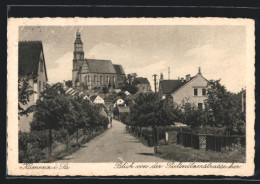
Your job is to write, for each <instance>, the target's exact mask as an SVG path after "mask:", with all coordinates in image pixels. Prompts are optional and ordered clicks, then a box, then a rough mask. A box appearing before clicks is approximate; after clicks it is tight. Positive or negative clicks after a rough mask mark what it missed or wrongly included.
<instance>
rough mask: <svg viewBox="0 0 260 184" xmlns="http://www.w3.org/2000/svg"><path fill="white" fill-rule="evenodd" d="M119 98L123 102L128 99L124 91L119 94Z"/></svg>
mask: <svg viewBox="0 0 260 184" xmlns="http://www.w3.org/2000/svg"><path fill="white" fill-rule="evenodd" d="M117 96H118V97H120V98H122V99H123V100H125V98H126V94H125V93H124V92H122V91H120V92H119V93H117Z"/></svg>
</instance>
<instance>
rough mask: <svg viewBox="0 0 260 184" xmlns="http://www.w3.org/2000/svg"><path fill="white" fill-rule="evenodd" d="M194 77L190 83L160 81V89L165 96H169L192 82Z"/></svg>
mask: <svg viewBox="0 0 260 184" xmlns="http://www.w3.org/2000/svg"><path fill="white" fill-rule="evenodd" d="M195 77H196V76H194V77H191V78H190V80H189V81H186V80H184V81H183V82H182V81H181V80H162V81H160V87H161V90H162V93H163V94H169V93H173V92H175V91H177V90H178V89H179V88H181V87H182V86H184V85H185V84H187V83H188V82H190V81H191V80H192V79H193V78H195Z"/></svg>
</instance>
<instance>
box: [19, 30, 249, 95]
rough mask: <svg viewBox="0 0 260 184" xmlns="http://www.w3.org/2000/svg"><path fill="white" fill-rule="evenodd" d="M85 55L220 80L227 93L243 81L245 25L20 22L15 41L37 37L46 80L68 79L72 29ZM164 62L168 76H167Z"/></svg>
mask: <svg viewBox="0 0 260 184" xmlns="http://www.w3.org/2000/svg"><path fill="white" fill-rule="evenodd" d="M77 31H80V33H81V40H82V42H83V47H84V52H85V58H94V59H105V60H111V61H112V62H113V64H121V65H122V66H123V68H124V71H125V73H126V74H128V73H137V76H138V77H147V78H148V80H149V81H150V84H151V86H152V87H153V86H154V82H153V77H152V75H153V74H157V75H158V79H159V77H160V73H162V74H163V76H164V79H168V78H169V79H177V78H178V77H180V78H181V77H184V78H185V75H187V74H191V76H194V75H196V74H197V73H198V67H201V73H202V75H203V76H204V77H205V78H206V79H208V80H211V79H213V80H217V79H221V83H222V84H223V85H225V86H226V88H227V89H228V90H229V91H231V92H239V91H240V90H241V89H242V88H245V86H246V78H245V76H246V75H245V72H246V28H245V26H237V25H232V26H231V25H230V26H227V25H169V26H167V25H158V26H151V25H145V26H23V27H19V40H20V41H25V40H26V41H30V40H40V41H42V43H43V52H44V57H45V62H46V67H47V75H48V79H49V83H55V82H62V81H63V80H71V79H72V60H73V49H74V41H75V39H76V32H77ZM168 67H169V68H170V75H169V76H168Z"/></svg>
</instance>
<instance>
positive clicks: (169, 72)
mask: <svg viewBox="0 0 260 184" xmlns="http://www.w3.org/2000/svg"><path fill="white" fill-rule="evenodd" d="M170 74H171V71H170V67H168V80H170Z"/></svg>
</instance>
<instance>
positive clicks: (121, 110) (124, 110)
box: [118, 106, 130, 113]
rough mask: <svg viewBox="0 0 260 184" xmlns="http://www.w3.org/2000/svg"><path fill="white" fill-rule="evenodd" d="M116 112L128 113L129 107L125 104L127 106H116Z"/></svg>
mask: <svg viewBox="0 0 260 184" xmlns="http://www.w3.org/2000/svg"><path fill="white" fill-rule="evenodd" d="M118 112H119V113H126V112H128V113H130V108H129V107H128V106H127V107H118Z"/></svg>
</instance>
